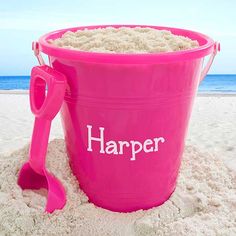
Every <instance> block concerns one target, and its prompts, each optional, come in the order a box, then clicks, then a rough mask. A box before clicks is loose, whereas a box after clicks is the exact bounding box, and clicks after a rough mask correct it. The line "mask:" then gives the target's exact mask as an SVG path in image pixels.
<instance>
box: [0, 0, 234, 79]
mask: <svg viewBox="0 0 236 236" xmlns="http://www.w3.org/2000/svg"><path fill="white" fill-rule="evenodd" d="M235 9H236V1H234V0H227V1H226V0H225V1H223V0H214V1H212V0H205V1H204V0H198V1H191V0H179V1H163V0H162V1H158V0H145V1H142V0H136V1H134V0H116V1H114V0H110V1H109V0H100V1H98V0H93V1H92V0H84V1H82V0H77V1H74V0H71V1H60V0H57V1H55V0H52V1H50V0H47V1H46V0H41V1H40V0H38V1H32V0H31V1H30V0H22V1H19V0H18V1H17V0H8V1H4V0H0V52H1V54H0V55H1V57H0V75H29V74H30V69H31V67H32V66H34V65H36V64H37V61H36V59H35V57H34V56H33V52H32V51H31V42H32V41H34V40H37V39H38V38H39V37H40V36H41V35H42V34H44V33H47V32H49V31H52V30H56V29H61V28H66V27H73V26H79V25H92V24H110V23H111V24H112V23H114V24H122V23H123V24H150V25H161V26H172V27H180V28H186V29H192V30H196V31H199V32H202V33H205V34H207V35H209V36H211V37H212V38H213V39H215V40H217V41H219V42H220V43H221V48H222V51H221V52H220V53H219V54H218V55H217V58H216V60H215V62H214V64H213V66H212V68H211V70H210V73H213V74H236V11H235Z"/></svg>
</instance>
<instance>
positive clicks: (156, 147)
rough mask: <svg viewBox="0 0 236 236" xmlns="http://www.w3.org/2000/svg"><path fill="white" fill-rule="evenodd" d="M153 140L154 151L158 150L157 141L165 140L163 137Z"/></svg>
mask: <svg viewBox="0 0 236 236" xmlns="http://www.w3.org/2000/svg"><path fill="white" fill-rule="evenodd" d="M154 142H155V149H154V152H157V151H158V150H159V146H158V143H159V142H162V143H164V142H165V139H164V138H163V137H160V138H154Z"/></svg>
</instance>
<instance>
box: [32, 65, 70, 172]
mask: <svg viewBox="0 0 236 236" xmlns="http://www.w3.org/2000/svg"><path fill="white" fill-rule="evenodd" d="M46 88H47V91H46ZM65 88H66V78H65V76H64V75H63V74H61V73H59V72H57V71H56V70H54V69H53V68H51V67H49V66H46V65H43V66H36V67H34V68H33V69H32V71H31V79H30V107H31V111H32V113H33V114H34V115H35V122H34V129H33V134H32V139H31V145H30V153H29V156H30V160H29V162H30V165H31V167H32V168H33V169H34V170H35V171H36V172H37V173H38V174H43V172H44V170H45V158H46V153H47V147H48V139H49V134H50V128H51V121H52V120H53V118H54V117H55V116H56V114H57V113H58V112H59V110H60V108H61V105H62V102H63V99H64V94H65Z"/></svg>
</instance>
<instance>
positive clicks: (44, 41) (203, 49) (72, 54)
mask: <svg viewBox="0 0 236 236" xmlns="http://www.w3.org/2000/svg"><path fill="white" fill-rule="evenodd" d="M106 27H114V28H120V27H130V28H134V27H142V28H144V27H150V28H153V29H157V30H169V31H171V33H173V34H176V35H181V36H185V37H189V38H190V39H192V40H197V41H198V43H199V44H200V46H199V47H197V48H193V49H187V50H181V51H175V52H159V53H104V52H88V51H80V50H74V49H67V48H62V47H57V46H55V45H53V44H50V43H49V42H48V40H49V39H56V38H59V37H61V36H62V35H63V34H64V33H65V32H67V31H72V32H75V31H77V30H83V29H89V30H92V29H96V28H106ZM38 42H39V50H40V51H42V52H43V53H45V54H47V55H48V56H51V57H55V58H58V59H59V58H60V59H66V60H73V61H87V62H97V63H115V64H150V63H153V64H155V63H170V62H175V61H183V60H191V59H196V58H203V57H205V56H207V55H209V54H211V53H212V52H213V51H214V44H215V42H214V40H213V39H212V38H210V37H209V36H207V35H205V34H202V33H199V32H196V31H192V30H187V29H181V28H173V27H165V26H154V25H133V24H132V25H130V24H129V25H126V24H124V25H123V24H118V25H117V24H109V25H90V26H78V27H72V28H65V29H61V30H55V31H52V32H49V33H47V34H44V35H43V36H41V37H40V38H39V41H38Z"/></svg>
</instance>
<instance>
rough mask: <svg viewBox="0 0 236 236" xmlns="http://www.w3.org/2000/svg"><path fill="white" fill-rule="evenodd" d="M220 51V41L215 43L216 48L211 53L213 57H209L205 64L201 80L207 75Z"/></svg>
mask: <svg viewBox="0 0 236 236" xmlns="http://www.w3.org/2000/svg"><path fill="white" fill-rule="evenodd" d="M218 51H220V43H219V42H215V43H214V49H213V53H212V54H211V57H210V58H209V60H208V62H207V64H206V65H205V67H204V69H203V70H202V72H201V77H200V82H201V81H202V80H203V79H204V78H205V76H206V75H207V73H208V71H209V69H210V67H211V65H212V63H213V61H214V58H215V56H216V54H217V52H218Z"/></svg>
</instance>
